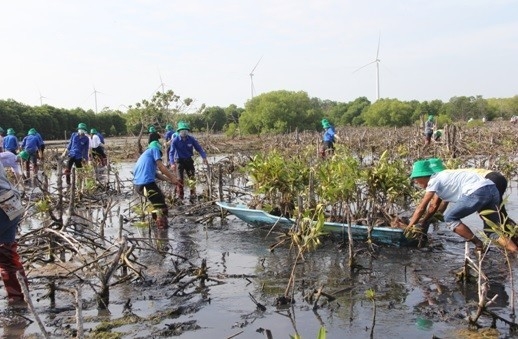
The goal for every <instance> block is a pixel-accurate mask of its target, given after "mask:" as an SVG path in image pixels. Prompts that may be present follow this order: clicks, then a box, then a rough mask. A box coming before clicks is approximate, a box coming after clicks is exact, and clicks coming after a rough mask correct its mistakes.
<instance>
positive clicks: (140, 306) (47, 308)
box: [0, 164, 518, 338]
mask: <svg viewBox="0 0 518 339" xmlns="http://www.w3.org/2000/svg"><path fill="white" fill-rule="evenodd" d="M130 169H131V165H129V164H125V165H123V166H121V169H120V175H121V178H122V179H125V178H130V176H131V175H130V174H129V170H130ZM517 191H518V189H516V187H514V188H513V189H512V190H510V191H509V193H510V194H511V195H510V198H509V202H508V204H507V209H508V211H509V214H510V216H511V217H513V218H515V220H518V194H517ZM114 219H115V223H116V220H118V219H117V218H114ZM170 220H171V223H170V226H171V227H170V229H169V230H168V238H169V241H168V243H169V245H170V246H171V247H172V248H173V251H174V253H178V254H181V255H183V256H188V257H189V258H190V259H191V261H193V262H197V263H199V262H200V261H201V259H204V258H205V259H207V265H208V266H209V276H210V277H213V278H215V279H217V280H220V281H224V282H225V283H224V284H216V283H214V282H208V283H207V286H208V287H207V288H205V289H199V290H196V289H194V288H191V289H189V291H190V292H193V293H192V294H191V295H190V296H184V297H175V296H172V290H173V289H174V287H173V286H169V285H163V284H161V282H162V281H163V280H161V277H163V276H165V275H167V273H168V272H169V271H171V270H172V267H173V266H172V265H173V264H172V260H173V258H171V257H165V258H164V257H161V256H160V255H158V254H155V253H151V252H149V253H144V254H141V256H140V261H141V262H143V263H145V264H146V265H147V274H148V275H149V276H151V277H153V278H155V283H154V284H152V285H151V286H136V285H132V284H127V285H124V286H119V287H116V288H113V289H112V290H111V297H110V305H109V312H103V313H100V311H98V310H97V309H96V308H95V303H92V302H90V303H88V304H87V305H85V306H84V310H83V317H84V318H85V322H84V326H85V330H86V331H87V330H88V329H90V328H94V327H95V326H96V325H97V324H98V323H99V321H100V320H102V319H117V318H120V317H121V314H122V311H123V304H124V303H125V302H126V301H127V300H128V299H131V302H132V311H133V313H134V314H136V315H138V316H139V317H141V318H143V319H147V318H148V317H150V316H151V315H153V314H157V313H159V312H162V311H167V310H172V309H175V308H178V306H179V305H194V306H193V308H192V310H191V311H190V312H188V313H184V314H182V315H180V316H179V317H173V316H171V317H169V318H167V319H165V320H162V321H160V322H159V323H153V322H151V321H142V322H140V323H139V324H135V325H124V326H122V327H118V328H115V329H114V330H113V331H118V332H123V333H125V334H124V337H125V338H147V337H154V336H158V333H159V332H160V331H161V330H163V329H164V328H166V327H167V326H170V325H172V324H178V323H186V322H190V321H195V323H196V325H198V326H199V327H200V328H199V329H196V330H186V331H184V332H183V334H181V335H179V337H180V338H202V337H207V338H229V337H232V336H235V337H236V338H262V337H265V335H264V334H262V332H261V329H267V330H270V331H271V333H272V335H273V338H289V336H290V335H294V334H296V333H298V334H300V335H301V336H302V337H303V338H316V335H317V333H318V330H319V328H320V327H321V326H324V327H325V328H326V330H327V337H328V338H344V337H351V338H368V337H371V326H372V314H373V303H372V302H371V301H369V300H368V299H367V298H366V297H365V291H366V290H368V289H374V290H375V291H376V301H375V304H376V312H377V313H376V319H375V320H376V322H375V326H374V330H373V334H372V338H403V337H408V338H431V337H432V336H434V335H435V336H437V337H440V338H457V337H459V334H458V333H457V330H458V329H466V328H467V321H466V320H465V317H466V315H467V312H468V311H474V308H473V307H471V308H468V307H467V306H466V303H467V302H471V301H475V300H476V299H475V298H476V290H475V288H476V287H475V285H473V284H470V285H468V287H467V288H464V287H463V286H462V285H459V284H456V283H455V275H454V272H455V271H457V270H459V269H460V268H461V267H462V265H463V251H464V242H462V241H461V239H460V237H458V236H457V235H455V234H453V233H452V232H450V231H448V230H446V229H445V228H444V225H438V226H437V227H436V229H434V230H432V231H431V234H430V243H429V246H427V247H426V248H423V249H413V248H394V247H379V248H378V249H377V251H376V253H375V255H374V256H371V255H369V254H368V253H367V252H365V251H364V252H361V253H359V254H358V255H357V258H358V264H359V265H361V268H360V269H358V270H356V271H355V272H352V273H351V272H350V270H349V269H348V267H347V259H348V258H347V249H346V247H344V246H343V245H342V244H341V241H340V239H332V238H326V239H325V240H324V242H323V246H322V247H321V248H319V249H318V250H317V251H315V252H313V253H309V254H307V255H306V256H305V261H304V264H301V265H298V267H297V271H296V275H297V282H296V287H297V292H296V294H295V301H296V302H295V304H294V305H293V307H291V308H288V309H282V308H281V309H280V308H277V307H276V306H275V299H276V297H278V296H279V295H282V294H283V293H284V289H285V287H286V284H287V281H288V276H289V274H290V271H291V267H292V263H293V259H294V256H293V253H291V252H290V251H289V249H288V248H287V247H286V246H282V247H279V248H277V249H276V250H275V251H274V252H270V251H269V250H268V248H269V246H270V245H271V244H273V243H274V242H275V239H274V236H273V235H271V234H270V235H269V236H267V234H268V232H267V230H260V229H254V228H251V227H249V226H247V225H246V224H244V223H243V222H241V221H240V220H237V219H235V218H234V217H231V216H229V217H228V218H227V219H226V220H223V221H220V220H219V219H217V220H215V221H214V222H213V223H212V224H209V225H204V224H197V223H195V222H193V219H192V218H188V217H185V216H177V217H171V219H170ZM466 221H467V223H468V225H470V226H472V225H477V226H476V227H473V228H474V229H476V230H480V229H481V222H480V220H479V219H478V217H477V216H470V217H469V218H467V219H466ZM32 222H34V223H37V220H32ZM25 227H27V225H25ZM116 228H117V227H112V228H109V229H107V233H109V232H111V233H113V234H115V233H116ZM126 229H127V230H128V231H130V232H132V233H133V235H134V236H142V237H145V236H146V234H147V232H146V231H142V230H140V229H138V228H135V227H133V226H131V225H126ZM165 241H167V240H165ZM357 247H358V248H362V245H361V244H357ZM512 264H513V267H515V266H516V261H515V260H513V263H512ZM484 267H485V269H486V273H487V274H488V275H489V276H490V277H494V279H492V280H493V284H492V286H491V290H490V293H489V296H490V297H492V296H493V294H494V293H498V294H499V298H498V299H497V300H496V304H495V305H494V306H491V307H490V308H491V309H492V310H494V311H495V312H497V313H498V314H499V315H501V316H503V317H505V318H510V317H509V313H510V300H509V299H510V296H511V291H510V288H509V279H508V278H507V275H506V272H505V265H504V263H503V260H502V257H501V255H500V254H499V252H498V251H497V250H496V249H492V250H491V251H490V252H489V254H488V258H487V259H486V261H485V262H484ZM515 275H516V274H515ZM29 278H31V276H30V275H29ZM515 279H516V277H515ZM322 285H324V286H325V287H324V292H326V293H329V294H333V293H335V292H337V293H336V295H335V297H336V300H335V301H332V302H330V303H327V304H322V302H324V301H325V300H326V299H325V298H324V297H322V298H321V300H320V302H321V305H322V306H321V307H320V308H318V309H317V310H316V311H313V309H312V308H313V307H312V304H311V303H308V302H305V301H304V300H302V296H301V291H302V289H305V290H311V289H313V288H318V287H320V286H322ZM46 292H47V290H46V288H45V286H41V285H38V284H37V283H36V284H33V285H31V298H32V300H33V301H34V304H35V307H36V309H37V311H38V313H39V314H40V316H41V317H42V320H43V321H44V323H45V325H46V328H47V329H48V330H49V332H51V333H52V330H53V326H56V324H69V325H70V326H71V327H74V326H75V323H74V316H75V309H74V307H73V306H72V300H71V297H70V296H69V295H66V294H64V293H60V292H58V295H57V296H56V305H50V304H49V300H48V299H41V300H39V299H38V298H40V297H41V296H42V295H44V294H45V293H46ZM249 294H251V295H253V296H254V297H255V298H256V299H257V301H258V302H260V303H261V304H263V305H264V306H266V311H264V312H261V311H258V310H257V309H256V306H255V304H254V303H253V302H252V301H251V299H250V296H249ZM91 298H92V293H91V291H90V290H89V289H88V288H86V287H85V288H83V299H84V300H86V301H90V300H91ZM5 306H6V301H5V293H4V291H3V289H2V290H0V307H1V308H5ZM60 308H67V309H68V310H67V311H60V312H56V311H55V310H56V309H60ZM52 310H54V311H52ZM98 316H100V317H101V318H98ZM27 317H29V318H30V317H31V315H30V314H27ZM90 317H96V318H95V319H93V320H90ZM480 323H483V324H485V325H488V324H489V320H488V319H487V318H484V317H482V318H481V320H480ZM497 326H498V329H499V330H500V332H501V337H506V334H507V333H508V332H509V329H508V328H507V327H506V326H505V325H504V324H503V323H501V322H497ZM37 333H39V329H38V327H37V325H36V324H35V323H32V324H31V325H29V326H27V327H23V328H20V326H16V325H14V326H13V325H9V324H6V323H5V322H4V326H3V327H2V328H1V329H0V335H2V337H3V338H16V337H21V336H22V335H26V336H27V335H31V334H37Z"/></svg>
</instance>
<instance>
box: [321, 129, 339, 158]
mask: <svg viewBox="0 0 518 339" xmlns="http://www.w3.org/2000/svg"><path fill="white" fill-rule="evenodd" d="M322 128H323V129H324V135H323V136H322V148H321V149H320V155H321V156H322V158H325V157H326V155H333V153H334V152H335V138H336V133H335V128H334V126H333V125H331V123H330V122H329V121H328V120H327V119H322Z"/></svg>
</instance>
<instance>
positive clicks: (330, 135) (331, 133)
mask: <svg viewBox="0 0 518 339" xmlns="http://www.w3.org/2000/svg"><path fill="white" fill-rule="evenodd" d="M322 141H323V142H335V128H334V127H333V126H331V127H328V128H326V131H325V133H324V137H323V138H322Z"/></svg>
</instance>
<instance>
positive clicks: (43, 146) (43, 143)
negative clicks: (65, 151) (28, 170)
mask: <svg viewBox="0 0 518 339" xmlns="http://www.w3.org/2000/svg"><path fill="white" fill-rule="evenodd" d="M31 130H33V131H34V133H36V136H37V137H38V139H40V149H39V153H40V154H39V156H40V159H41V161H43V152H44V151H45V141H43V138H42V136H41V134H40V133H39V132H38V131H37V130H36V129H34V128H31Z"/></svg>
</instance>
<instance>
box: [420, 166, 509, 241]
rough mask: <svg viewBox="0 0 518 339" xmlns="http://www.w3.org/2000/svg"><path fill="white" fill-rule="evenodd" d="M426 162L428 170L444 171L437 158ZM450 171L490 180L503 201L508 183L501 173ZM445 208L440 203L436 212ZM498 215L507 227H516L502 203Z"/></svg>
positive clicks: (476, 170)
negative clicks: (468, 173) (428, 163)
mask: <svg viewBox="0 0 518 339" xmlns="http://www.w3.org/2000/svg"><path fill="white" fill-rule="evenodd" d="M428 161H429V162H430V168H431V169H432V170H433V171H434V173H438V172H441V171H444V170H445V169H446V166H444V163H443V162H442V160H441V159H439V158H431V159H428ZM452 171H469V172H473V173H476V174H478V175H480V176H481V177H483V178H485V179H489V180H491V181H492V182H493V183H494V184H495V186H496V188H497V190H498V193H499V195H500V201H501V202H502V201H503V198H504V194H505V191H506V190H507V184H508V182H507V179H506V178H505V176H504V175H503V174H502V173H500V172H496V171H491V170H488V169H485V168H471V167H470V168H458V169H453V170H452ZM447 207H448V203H447V202H445V201H443V202H442V203H441V205H440V206H439V209H438V212H439V213H444V211H445V210H446V208H447ZM500 214H501V217H500V220H501V222H502V221H504V220H505V221H506V226H507V227H515V226H516V222H515V221H514V220H513V219H512V218H511V217H509V215H508V213H507V210H506V208H505V205H504V204H502V203H500ZM513 241H514V242H515V243H518V239H514V238H513Z"/></svg>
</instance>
